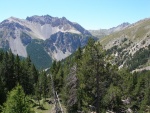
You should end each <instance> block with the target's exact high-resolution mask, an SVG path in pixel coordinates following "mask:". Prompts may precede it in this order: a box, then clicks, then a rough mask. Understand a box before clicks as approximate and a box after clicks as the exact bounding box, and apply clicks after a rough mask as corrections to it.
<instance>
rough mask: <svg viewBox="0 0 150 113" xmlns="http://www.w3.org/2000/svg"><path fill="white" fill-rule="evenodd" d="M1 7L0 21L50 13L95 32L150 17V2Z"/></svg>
mask: <svg viewBox="0 0 150 113" xmlns="http://www.w3.org/2000/svg"><path fill="white" fill-rule="evenodd" d="M0 4H1V5H0V22H2V21H3V20H5V19H7V18H9V17H11V16H13V17H17V18H20V19H26V17H27V16H33V15H39V16H41V15H47V14H48V15H50V16H53V17H59V18H61V17H66V18H67V19H68V20H70V21H72V22H77V23H79V24H80V25H81V26H83V27H84V28H85V29H88V30H89V29H90V30H96V29H100V28H101V29H108V28H111V27H115V26H117V25H119V24H121V23H123V22H129V23H135V22H137V21H139V20H141V19H144V18H150V0H0Z"/></svg>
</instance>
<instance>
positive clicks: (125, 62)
mask: <svg viewBox="0 0 150 113" xmlns="http://www.w3.org/2000/svg"><path fill="white" fill-rule="evenodd" d="M99 41H100V42H101V44H102V45H103V46H104V47H105V49H107V50H108V53H110V54H113V55H114V58H115V60H114V62H115V63H116V64H117V65H119V66H120V68H121V67H128V68H129V69H130V70H131V71H133V70H139V69H149V68H148V67H149V66H150V18H146V19H143V20H140V21H138V22H136V23H134V24H131V25H129V26H127V27H126V28H125V29H123V30H121V31H118V32H114V33H112V34H110V35H108V36H106V37H104V38H102V39H100V40H99Z"/></svg>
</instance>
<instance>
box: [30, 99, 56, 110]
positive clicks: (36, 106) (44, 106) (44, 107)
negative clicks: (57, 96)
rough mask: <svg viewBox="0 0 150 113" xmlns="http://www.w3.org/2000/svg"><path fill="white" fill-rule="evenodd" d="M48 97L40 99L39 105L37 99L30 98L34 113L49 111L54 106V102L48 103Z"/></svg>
mask: <svg viewBox="0 0 150 113" xmlns="http://www.w3.org/2000/svg"><path fill="white" fill-rule="evenodd" d="M49 99H50V98H47V99H46V101H45V99H42V100H40V105H39V103H38V101H37V100H31V103H32V108H33V110H34V111H35V113H50V111H51V110H52V108H53V107H54V104H49V103H48V100H49Z"/></svg>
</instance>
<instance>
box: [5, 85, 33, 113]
mask: <svg viewBox="0 0 150 113" xmlns="http://www.w3.org/2000/svg"><path fill="white" fill-rule="evenodd" d="M2 113H33V111H31V107H30V104H29V102H28V100H27V98H26V97H25V94H24V91H23V89H22V87H21V86H20V85H17V86H16V87H15V88H14V89H13V90H12V91H11V92H10V93H9V94H8V97H7V101H6V102H5V103H4V107H3V110H2Z"/></svg>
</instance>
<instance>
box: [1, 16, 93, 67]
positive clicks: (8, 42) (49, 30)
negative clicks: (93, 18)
mask: <svg viewBox="0 0 150 113" xmlns="http://www.w3.org/2000/svg"><path fill="white" fill-rule="evenodd" d="M89 37H92V35H91V33H90V32H89V31H87V30H85V29H84V28H83V27H82V26H80V25H79V24H77V23H74V22H71V21H69V20H67V19H66V18H65V17H62V18H58V17H52V16H49V15H44V16H31V17H27V18H26V19H19V18H15V17H10V18H8V19H6V20H4V21H2V22H1V23H0V48H2V49H4V50H9V49H11V51H12V52H13V53H14V54H15V55H16V54H18V55H19V56H22V57H27V56H28V55H29V56H30V57H31V60H32V61H33V63H34V64H35V65H36V67H37V68H47V67H49V66H50V65H51V62H52V60H61V59H64V58H66V57H67V56H69V55H70V54H72V53H73V52H74V51H76V49H77V48H78V47H83V46H85V45H86V43H87V40H88V38H89Z"/></svg>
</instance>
